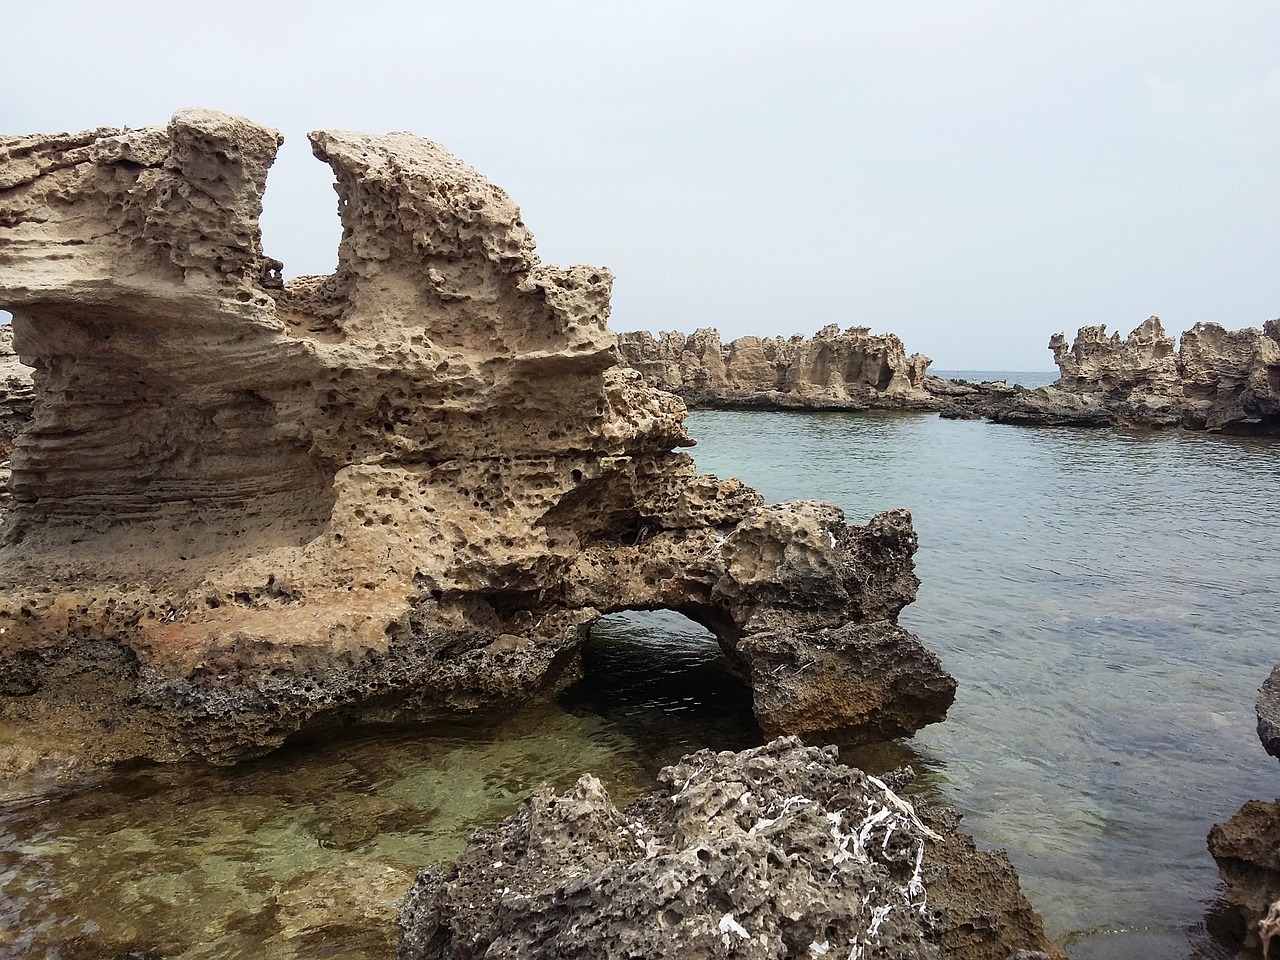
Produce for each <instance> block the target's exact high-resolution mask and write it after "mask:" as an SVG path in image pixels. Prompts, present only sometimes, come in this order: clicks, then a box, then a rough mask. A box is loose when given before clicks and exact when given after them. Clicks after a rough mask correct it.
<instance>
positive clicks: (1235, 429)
mask: <svg viewBox="0 0 1280 960" xmlns="http://www.w3.org/2000/svg"><path fill="white" fill-rule="evenodd" d="M1049 349H1050V350H1052V351H1053V357H1054V361H1055V362H1056V363H1057V365H1058V370H1059V372H1060V376H1059V378H1058V381H1057V382H1056V383H1055V384H1053V385H1052V386H1047V387H1039V388H1036V389H1034V390H1017V391H1014V392H1012V393H1003V394H1002V393H1000V392H995V393H991V394H990V395H988V396H977V397H971V398H969V399H968V402H962V403H960V404H958V405H957V406H956V407H954V408H953V409H951V410H949V411H948V412H947V415H951V416H966V415H967V416H986V417H989V418H990V419H992V420H995V421H997V422H999V423H1014V424H1023V425H1031V426H1090V427H1100V426H1137V427H1170V426H1182V427H1185V428H1187V429H1192V430H1210V431H1215V432H1224V433H1250V434H1267V435H1280V321H1276V320H1272V321H1269V322H1268V323H1267V324H1266V325H1265V326H1264V328H1263V329H1262V330H1259V329H1257V328H1255V327H1250V328H1246V329H1243V330H1227V329H1226V328H1224V327H1222V326H1220V325H1218V324H1216V323H1197V324H1196V325H1195V326H1194V327H1192V328H1191V329H1190V330H1187V331H1186V332H1185V333H1183V335H1182V340H1181V343H1180V344H1179V345H1178V346H1177V348H1176V349H1175V345H1174V341H1173V338H1172V337H1169V336H1166V335H1165V332H1164V328H1163V326H1162V325H1161V323H1160V320H1159V318H1157V317H1150V318H1149V319H1147V320H1146V321H1145V322H1144V323H1143V324H1142V325H1141V326H1139V327H1137V328H1136V329H1135V330H1133V331H1132V332H1131V333H1130V334H1129V336H1128V337H1126V338H1125V339H1123V340H1122V339H1120V335H1119V334H1118V333H1117V334H1112V335H1111V336H1110V337H1108V336H1107V333H1106V328H1105V327H1103V326H1090V327H1081V328H1080V330H1079V332H1078V333H1077V334H1076V338H1075V341H1074V342H1073V343H1072V345H1071V346H1070V347H1068V346H1067V341H1066V338H1065V337H1064V336H1063V335H1062V334H1061V333H1055V334H1054V335H1053V337H1052V339H1051V340H1050V341H1049Z"/></svg>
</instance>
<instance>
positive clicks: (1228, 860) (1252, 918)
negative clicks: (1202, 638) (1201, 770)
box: [1209, 664, 1280, 957]
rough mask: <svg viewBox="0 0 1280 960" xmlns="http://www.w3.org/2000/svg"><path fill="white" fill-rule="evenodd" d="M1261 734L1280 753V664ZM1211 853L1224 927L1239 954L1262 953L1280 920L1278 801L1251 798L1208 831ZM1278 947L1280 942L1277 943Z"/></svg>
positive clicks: (1278, 933) (1262, 698)
mask: <svg viewBox="0 0 1280 960" xmlns="http://www.w3.org/2000/svg"><path fill="white" fill-rule="evenodd" d="M1256 710H1257V714H1258V738H1259V739H1260V740H1261V741H1262V745H1263V746H1264V747H1265V748H1266V751H1267V753H1269V754H1271V755H1272V756H1273V757H1280V746H1278V744H1280V737H1278V736H1277V733H1278V731H1280V664H1278V665H1277V666H1276V667H1274V668H1273V669H1272V671H1271V674H1270V676H1268V677H1267V679H1266V681H1265V682H1264V683H1263V685H1262V688H1261V689H1260V690H1259V691H1258V700H1257V703H1256ZM1209 852H1210V853H1211V854H1213V858H1214V860H1216V861H1217V863H1218V873H1219V874H1221V876H1222V879H1223V882H1224V883H1225V884H1226V894H1225V899H1226V903H1227V908H1228V909H1227V911H1226V920H1227V922H1228V924H1229V929H1227V930H1225V931H1222V932H1223V933H1224V934H1225V935H1226V936H1227V937H1228V938H1229V939H1232V940H1235V941H1237V942H1239V943H1240V944H1241V947H1242V952H1241V956H1246V957H1262V956H1265V955H1267V953H1268V952H1269V951H1266V947H1267V946H1268V944H1269V943H1270V941H1271V940H1272V939H1273V938H1275V937H1280V924H1275V923H1271V924H1268V923H1267V922H1266V921H1267V919H1268V917H1272V918H1275V917H1280V909H1278V908H1276V904H1280V800H1274V801H1271V802H1270V803H1263V802H1261V801H1258V800H1250V801H1249V802H1248V803H1246V804H1245V805H1244V806H1243V807H1241V808H1240V810H1239V811H1238V812H1237V813H1236V814H1235V816H1233V817H1232V818H1231V819H1230V820H1228V821H1226V822H1225V823H1218V824H1214V826H1213V829H1211V830H1210V831H1209ZM1277 949H1280V945H1277Z"/></svg>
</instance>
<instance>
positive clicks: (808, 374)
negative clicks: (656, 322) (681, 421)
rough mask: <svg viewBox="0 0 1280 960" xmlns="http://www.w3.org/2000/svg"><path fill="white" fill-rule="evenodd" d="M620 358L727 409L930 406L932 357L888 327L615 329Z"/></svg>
mask: <svg viewBox="0 0 1280 960" xmlns="http://www.w3.org/2000/svg"><path fill="white" fill-rule="evenodd" d="M618 350H619V352H620V353H621V355H622V359H623V362H625V363H626V364H627V365H629V366H630V367H632V368H633V369H635V370H637V371H638V372H639V373H640V375H641V376H642V377H643V378H644V381H645V383H647V384H649V385H650V386H651V387H655V388H657V389H659V390H665V391H667V392H668V393H674V394H676V395H677V396H679V397H680V398H681V399H683V400H684V401H685V403H686V404H688V405H689V406H690V407H695V408H708V409H728V410H752V409H766V410H867V409H872V408H874V409H892V410H932V409H937V408H938V406H939V405H940V404H939V401H938V399H937V398H936V397H935V396H934V394H933V393H931V392H930V391H929V390H928V389H927V383H926V381H927V377H926V373H925V371H926V370H928V368H929V364H930V363H931V362H932V361H931V360H930V359H929V358H928V357H926V356H924V355H923V354H919V353H913V354H911V355H910V356H908V355H907V351H906V348H905V347H904V346H903V344H902V341H901V340H900V339H899V338H898V337H897V336H895V335H894V334H891V333H889V334H872V333H871V331H870V329H869V328H867V327H850V328H849V329H848V330H845V331H843V332H842V331H841V330H840V328H839V327H838V326H835V325H831V326H826V327H823V328H822V329H821V330H819V331H818V332H817V333H816V334H814V335H813V337H812V338H806V337H803V336H794V337H790V338H783V337H772V338H762V337H739V338H738V339H737V340H733V341H731V342H730V343H727V344H722V343H721V341H720V334H719V332H718V331H716V330H714V329H711V328H705V329H701V330H696V331H694V332H693V333H692V334H690V335H689V336H687V337H686V336H685V335H684V334H682V333H676V332H666V333H662V334H661V335H659V336H658V337H657V338H654V336H653V335H652V334H650V333H647V332H644V331H641V332H637V333H622V334H619V335H618Z"/></svg>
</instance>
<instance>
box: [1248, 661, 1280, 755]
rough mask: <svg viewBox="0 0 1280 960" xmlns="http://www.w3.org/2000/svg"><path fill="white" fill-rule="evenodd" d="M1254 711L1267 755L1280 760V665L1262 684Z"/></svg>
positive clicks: (1273, 668) (1272, 670) (1259, 734)
mask: <svg viewBox="0 0 1280 960" xmlns="http://www.w3.org/2000/svg"><path fill="white" fill-rule="evenodd" d="M1254 709H1255V711H1256V712H1257V714H1258V739H1259V740H1261V741H1262V746H1263V747H1264V748H1265V749H1266V751H1267V753H1269V754H1271V756H1273V757H1276V758H1277V759H1280V665H1277V666H1275V667H1272V668H1271V673H1270V674H1268V676H1267V679H1266V680H1264V681H1263V682H1262V687H1261V688H1260V689H1259V690H1258V699H1257V702H1256V703H1255V705H1254Z"/></svg>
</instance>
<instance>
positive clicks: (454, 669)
mask: <svg viewBox="0 0 1280 960" xmlns="http://www.w3.org/2000/svg"><path fill="white" fill-rule="evenodd" d="M280 142H281V139H280V137H279V135H278V134H277V133H276V132H275V131H274V130H270V129H268V128H266V127H262V126H259V125H257V124H254V123H252V122H250V121H248V120H244V119H241V118H237V117H231V116H227V115H224V114H219V113H214V112H211V111H206V110H184V111H181V112H179V113H178V114H176V115H175V116H174V117H173V119H172V120H171V121H170V123H169V124H168V125H167V126H164V127H148V128H144V129H140V130H117V129H99V130H92V131H86V132H84V133H80V134H74V135H68V134H58V135H50V136H43V135H32V136H25V137H9V138H4V139H0V307H4V308H6V309H9V310H11V311H12V312H13V315H14V320H13V331H14V338H13V343H14V347H15V349H16V351H17V354H18V355H19V356H20V358H21V360H22V362H23V363H24V364H27V365H29V366H31V367H32V368H34V412H33V415H32V419H31V420H30V422H29V423H28V424H27V425H26V426H25V427H24V429H23V430H22V432H21V433H19V434H18V436H17V437H16V440H15V444H14V449H13V453H12V479H11V482H10V489H11V492H12V495H13V500H12V503H11V504H10V506H9V508H8V510H7V512H6V513H5V515H4V517H3V526H2V527H0V716H3V717H5V718H7V719H9V720H10V721H13V722H21V723H25V724H27V725H28V729H29V730H31V731H37V730H38V731H49V732H52V733H55V734H56V735H57V736H58V737H60V738H64V739H65V738H73V739H76V740H78V741H79V742H81V743H82V744H83V750H84V753H85V754H86V755H88V756H91V757H94V758H97V759H101V760H112V759H120V758H125V757H133V756H147V757H153V758H159V759H173V758H177V757H183V756H189V755H193V754H194V755H200V756H205V757H208V758H211V759H213V760H216V761H230V760H234V759H237V758H240V757H243V756H247V755H252V754H254V753H259V752H262V751H264V750H267V749H270V748H272V747H275V746H277V745H279V744H280V743H282V742H283V741H284V740H285V738H287V737H289V736H290V735H292V734H294V733H296V732H298V731H300V730H303V729H308V728H319V727H324V726H327V725H334V724H345V723H351V722H356V721H361V720H385V719H390V718H394V717H398V716H417V717H423V716H427V717H429V716H435V715H441V714H448V713H451V712H457V711H467V710H474V709H478V708H483V707H501V708H504V709H505V708H508V707H509V706H510V705H511V704H513V703H515V702H518V701H520V700H523V699H527V698H530V697H534V696H538V695H546V694H548V693H550V692H553V691H555V690H556V689H557V688H559V687H561V686H563V685H564V684H565V683H567V682H568V681H569V680H571V679H572V678H573V677H574V675H575V670H576V661H577V651H578V648H579V646H580V645H581V644H582V642H583V640H584V638H585V635H586V632H587V630H588V629H589V627H590V625H591V624H592V623H593V622H594V621H596V620H597V619H599V618H600V617H601V616H603V615H604V614H606V613H608V612H611V611H616V610H625V609H657V608H669V609H673V610H677V611H679V612H681V613H683V614H685V615H687V616H689V617H691V618H692V619H694V620H696V621H698V622H700V623H702V624H705V625H706V626H708V627H709V628H710V629H711V630H713V631H714V632H715V633H716V635H717V637H718V638H719V641H720V643H721V645H722V647H723V648H724V650H725V652H726V655H727V656H728V657H729V659H730V660H731V661H732V662H733V663H734V664H735V665H736V666H737V667H738V668H739V670H740V671H741V673H742V674H743V675H744V676H745V677H746V678H747V679H748V681H749V682H750V684H751V686H752V689H753V697H754V704H755V711H756V714H757V716H758V718H759V720H760V723H761V726H762V727H763V728H764V729H765V730H766V731H769V732H771V733H773V732H784V731H785V732H795V733H807V732H813V731H818V730H828V729H835V728H843V727H855V728H859V729H861V730H863V731H864V732H865V735H866V736H886V735H887V736H894V735H898V734H905V733H910V732H911V731H913V730H915V729H916V728H917V727H919V726H920V725H922V724H924V723H928V722H932V721H935V720H939V719H941V718H942V717H943V716H944V715H945V712H946V709H947V707H948V706H949V705H950V703H951V700H952V698H953V696H954V681H953V680H952V679H951V678H950V677H949V676H948V675H947V674H946V673H945V671H943V670H942V667H941V665H940V664H939V663H938V661H937V659H936V657H934V656H933V655H932V654H931V653H929V652H928V651H927V650H925V649H924V648H923V647H922V646H921V645H920V643H919V642H918V641H917V640H916V638H914V637H913V636H911V635H910V634H909V633H907V632H906V631H904V630H902V629H901V628H900V627H898V626H897V623H896V621H897V617H898V613H899V611H900V610H901V609H902V607H903V606H904V605H905V604H907V603H909V602H910V601H911V600H912V599H913V598H914V596H915V590H916V585H917V581H916V578H915V575H914V572H913V568H912V555H913V554H914V551H915V548H916V538H915V533H914V531H913V530H912V527H911V520H910V516H909V514H907V513H906V512H905V511H892V512H890V513H888V514H884V515H882V516H880V517H877V518H875V519H873V520H872V521H871V522H870V523H869V524H868V525H866V526H855V525H849V524H847V523H846V522H845V519H844V516H843V515H842V513H841V512H840V511H839V510H837V509H836V508H834V507H831V506H827V505H822V504H812V503H799V504H789V505H773V506H765V505H764V504H763V498H762V497H761V496H760V494H758V493H757V492H756V491H754V490H751V489H750V488H747V487H745V486H743V485H742V484H741V483H740V482H739V481H737V480H720V479H717V478H715V477H707V476H704V477H698V476H696V474H695V470H694V464H693V461H692V460H691V459H690V457H689V456H687V455H686V454H683V453H680V452H677V449H676V448H679V447H682V446H688V445H690V444H691V441H690V440H689V438H688V436H687V434H686V433H685V429H684V426H683V419H684V416H685V407H684V405H683V404H682V403H681V402H680V401H679V400H678V399H677V398H675V397H673V396H671V395H670V394H667V393H663V392H661V391H658V390H655V389H653V388H652V387H650V386H648V385H647V384H645V383H644V381H643V380H642V378H641V377H640V375H639V374H638V373H636V372H635V371H634V370H631V369H629V368H627V367H625V366H621V365H619V362H618V359H619V358H618V351H617V345H616V339H615V337H614V335H613V334H612V333H611V332H610V331H609V329H608V327H607V325H606V320H607V317H608V313H609V296H610V288H611V283H612V277H611V275H610V274H609V272H608V271H607V270H604V269H599V268H594V267H587V266H575V267H570V268H568V269H562V268H557V267H548V266H543V265H540V264H539V262H538V258H537V255H536V254H535V252H534V243H533V237H532V235H531V234H530V232H529V230H528V229H527V228H526V227H525V225H524V223H523V222H522V221H521V219H520V213H519V210H518V208H517V207H516V205H515V204H514V203H513V202H512V200H511V198H510V197H508V196H507V194H506V193H505V192H503V191H502V190H501V189H500V188H498V187H496V186H494V185H493V184H491V183H489V182H488V181H487V180H485V179H484V178H483V177H481V176H480V175H479V174H478V173H476V171H474V170H472V169H471V168H470V167H468V166H467V165H466V164H464V163H462V162H461V161H460V160H458V159H457V158H456V157H454V156H452V155H451V154H449V153H448V152H447V151H446V150H445V149H444V148H443V147H440V146H439V145H438V144H435V143H432V142H431V141H428V140H423V139H420V138H418V137H415V136H412V135H410V134H402V133H398V134H390V135H387V136H384V137H372V136H367V135H365V134H359V133H342V132H335V131H320V132H317V133H313V134H311V143H312V147H313V150H314V152H315V153H316V155H317V156H318V157H320V158H321V159H322V160H324V161H326V162H327V163H328V164H329V165H330V166H331V167H332V169H333V172H334V175H335V177H336V179H337V183H336V189H337V192H338V196H339V213H340V216H341V219H342V226H343V237H342V241H341V245H340V247H339V251H338V261H339V262H338V267H337V270H336V272H335V273H334V274H333V275H332V276H330V277H327V278H325V277H304V278H299V279H297V280H293V281H289V282H285V281H284V280H283V279H282V270H283V266H282V264H280V262H279V261H276V260H272V259H271V258H269V257H267V256H265V255H264V253H263V250H262V247H261V235H260V230H259V226H258V216H259V214H260V212H261V198H262V193H263V189H264V187H265V183H266V176H267V171H268V169H269V167H270V166H271V164H272V162H273V160H274V158H275V154H276V150H277V148H278V147H279V145H280ZM891 379H892V378H891ZM891 385H892V384H891ZM32 735H33V736H34V735H35V734H34V732H33V734H32Z"/></svg>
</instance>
